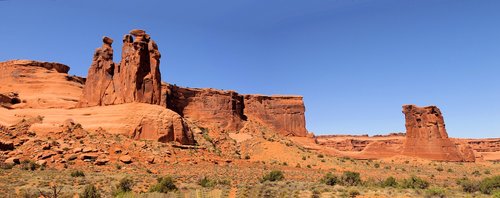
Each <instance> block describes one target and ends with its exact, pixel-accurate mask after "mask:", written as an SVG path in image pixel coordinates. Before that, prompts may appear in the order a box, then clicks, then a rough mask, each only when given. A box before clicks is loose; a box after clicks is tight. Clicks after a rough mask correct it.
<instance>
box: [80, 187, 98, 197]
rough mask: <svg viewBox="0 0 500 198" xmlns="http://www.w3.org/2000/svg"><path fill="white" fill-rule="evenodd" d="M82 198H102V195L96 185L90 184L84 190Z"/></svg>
mask: <svg viewBox="0 0 500 198" xmlns="http://www.w3.org/2000/svg"><path fill="white" fill-rule="evenodd" d="M80 198H101V194H100V193H99V191H98V190H97V188H96V187H95V186H94V185H92V184H89V185H87V186H85V189H83V192H82V193H81V194H80Z"/></svg>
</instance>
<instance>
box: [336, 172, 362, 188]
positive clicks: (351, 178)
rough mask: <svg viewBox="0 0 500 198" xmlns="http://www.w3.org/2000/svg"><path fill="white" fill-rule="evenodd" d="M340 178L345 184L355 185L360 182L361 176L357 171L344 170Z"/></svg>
mask: <svg viewBox="0 0 500 198" xmlns="http://www.w3.org/2000/svg"><path fill="white" fill-rule="evenodd" d="M340 180H341V181H342V184H343V185H346V186H357V185H359V184H360V183H361V177H360V175H359V173H358V172H351V171H345V172H344V174H342V177H341V178H340Z"/></svg>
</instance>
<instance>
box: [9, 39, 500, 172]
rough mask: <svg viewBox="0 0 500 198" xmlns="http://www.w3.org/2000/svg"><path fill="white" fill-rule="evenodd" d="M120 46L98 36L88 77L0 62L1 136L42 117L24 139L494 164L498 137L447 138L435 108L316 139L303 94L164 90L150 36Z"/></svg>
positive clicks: (53, 66)
mask: <svg viewBox="0 0 500 198" xmlns="http://www.w3.org/2000/svg"><path fill="white" fill-rule="evenodd" d="M122 41H123V44H122V45H123V46H122V54H121V61H120V62H119V63H114V62H113V48H112V44H113V39H111V38H109V37H104V38H103V44H102V46H101V47H99V48H97V49H96V51H95V53H94V56H93V59H92V64H91V65H90V68H89V71H88V76H87V78H81V77H77V76H70V75H68V71H69V69H70V68H69V67H68V66H66V65H63V64H60V63H49V62H37V61H30V60H13V61H7V62H1V63H0V69H2V71H3V72H2V73H0V129H2V128H3V129H8V128H9V127H10V126H14V125H16V124H18V123H22V121H23V120H25V119H29V118H36V117H39V116H40V117H41V118H43V119H38V120H39V121H37V122H34V123H33V124H30V125H29V129H28V131H35V132H36V133H37V134H42V135H43V134H48V133H53V132H63V131H67V125H68V124H65V123H68V122H70V123H78V124H80V125H81V126H82V127H83V128H84V129H85V130H86V131H90V132H93V133H94V132H97V133H104V132H105V133H109V134H123V135H126V136H128V137H130V138H132V139H135V140H156V141H160V142H174V143H178V144H183V145H195V144H197V141H198V139H195V134H200V133H203V132H204V131H205V132H206V131H208V133H209V134H210V135H214V134H215V136H218V134H233V137H236V136H237V134H238V133H240V134H241V135H239V136H238V137H239V139H238V138H237V139H238V140H237V141H243V139H248V138H249V137H252V135H262V134H264V133H270V134H274V133H276V134H278V135H280V136H282V137H284V136H287V137H290V138H291V139H292V140H293V141H295V142H296V143H298V144H302V146H304V148H307V149H313V150H316V151H318V152H324V153H327V154H332V155H338V156H349V157H353V158H359V159H379V158H386V157H393V156H397V155H404V156H412V157H419V158H425V159H430V160H439V161H467V162H471V161H474V160H475V159H487V160H498V155H496V153H498V151H500V139H495V138H493V139H453V138H448V134H447V132H446V129H445V125H444V119H443V116H442V114H441V112H440V111H439V109H438V108H437V107H434V106H430V107H422V108H420V107H416V106H414V105H405V106H404V107H403V113H404V114H405V117H406V129H407V131H406V136H405V134H404V133H394V134H391V135H388V136H374V137H369V136H367V135H366V136H342V135H331V136H316V137H314V136H313V135H312V134H311V133H309V132H308V131H307V130H306V122H305V115H304V113H305V106H304V102H303V100H302V99H303V98H302V97H301V96H281V95H275V96H264V95H247V94H239V93H237V92H235V91H226V90H217V89H211V88H185V87H180V86H176V85H172V84H168V83H165V82H162V79H161V73H160V58H161V55H160V52H159V51H158V46H157V44H156V43H155V42H154V41H153V40H152V39H151V36H150V35H148V34H146V32H145V31H143V30H132V31H131V32H130V33H129V34H127V35H125V36H124V37H123V40H122ZM0 131H1V130H0ZM3 131H5V130H3ZM0 135H1V134H0ZM221 137H222V136H221ZM224 137H226V136H223V138H222V140H223V139H224ZM222 140H221V141H219V143H221V144H224V141H222ZM5 145H7V146H8V145H10V144H7V143H6V144H5ZM222 147H223V146H222Z"/></svg>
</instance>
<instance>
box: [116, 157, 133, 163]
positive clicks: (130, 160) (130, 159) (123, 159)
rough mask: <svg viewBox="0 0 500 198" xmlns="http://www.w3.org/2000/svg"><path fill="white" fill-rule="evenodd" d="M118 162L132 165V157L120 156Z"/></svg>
mask: <svg viewBox="0 0 500 198" xmlns="http://www.w3.org/2000/svg"><path fill="white" fill-rule="evenodd" d="M119 160H120V162H123V163H125V164H130V163H132V157H130V156H129V155H122V156H120V158H119Z"/></svg>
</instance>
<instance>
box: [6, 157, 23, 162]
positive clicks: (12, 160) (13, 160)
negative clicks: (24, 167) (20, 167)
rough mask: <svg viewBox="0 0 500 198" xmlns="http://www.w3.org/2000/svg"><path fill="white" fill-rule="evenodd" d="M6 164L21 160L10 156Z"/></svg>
mask: <svg viewBox="0 0 500 198" xmlns="http://www.w3.org/2000/svg"><path fill="white" fill-rule="evenodd" d="M5 163H6V164H20V163H21V161H20V160H19V158H18V157H9V158H7V159H6V160H5Z"/></svg>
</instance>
